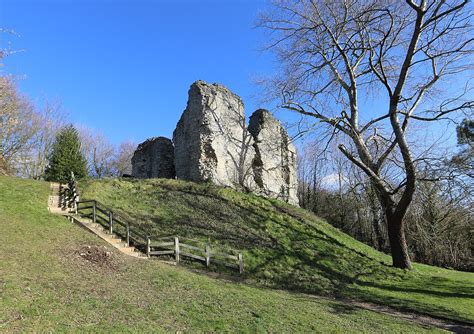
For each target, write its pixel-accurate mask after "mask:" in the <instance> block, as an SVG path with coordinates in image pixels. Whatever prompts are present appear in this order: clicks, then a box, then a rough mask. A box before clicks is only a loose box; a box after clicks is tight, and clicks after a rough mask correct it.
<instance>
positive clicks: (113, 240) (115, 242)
mask: <svg viewBox="0 0 474 334" xmlns="http://www.w3.org/2000/svg"><path fill="white" fill-rule="evenodd" d="M69 219H71V220H72V221H73V222H74V223H76V224H78V225H81V226H83V227H85V228H86V229H88V230H89V231H91V232H92V233H94V234H95V235H97V236H98V237H99V238H101V239H102V240H104V241H106V242H107V243H108V244H110V245H111V246H113V247H114V248H116V249H118V250H119V251H120V252H122V253H124V254H126V255H129V256H133V257H135V258H140V259H147V258H148V257H147V256H146V255H145V254H143V253H141V252H140V251H139V250H137V249H136V248H135V247H132V246H127V244H126V243H125V242H124V241H123V240H122V239H120V238H119V237H118V236H116V235H115V234H110V233H108V231H106V229H104V228H103V227H102V226H101V225H100V224H97V223H94V222H92V221H91V220H90V219H88V218H84V217H81V216H79V215H75V214H73V215H70V216H69Z"/></svg>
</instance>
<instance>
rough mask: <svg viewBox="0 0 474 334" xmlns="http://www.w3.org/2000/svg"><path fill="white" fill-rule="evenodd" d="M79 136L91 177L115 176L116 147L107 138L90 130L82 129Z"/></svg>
mask: <svg viewBox="0 0 474 334" xmlns="http://www.w3.org/2000/svg"><path fill="white" fill-rule="evenodd" d="M79 135H80V137H81V143H82V149H83V151H84V155H85V156H86V159H87V162H88V168H89V175H92V176H93V177H96V178H102V177H105V176H113V175H115V172H114V154H115V147H114V146H113V145H112V144H111V143H110V142H109V141H108V140H107V138H106V137H104V136H103V135H102V134H100V133H95V132H93V131H92V130H91V129H88V128H80V129H79Z"/></svg>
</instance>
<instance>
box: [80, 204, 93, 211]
mask: <svg viewBox="0 0 474 334" xmlns="http://www.w3.org/2000/svg"><path fill="white" fill-rule="evenodd" d="M93 208H94V206H93V205H91V206H85V207H83V208H82V207H77V210H78V211H80V210H87V209H93Z"/></svg>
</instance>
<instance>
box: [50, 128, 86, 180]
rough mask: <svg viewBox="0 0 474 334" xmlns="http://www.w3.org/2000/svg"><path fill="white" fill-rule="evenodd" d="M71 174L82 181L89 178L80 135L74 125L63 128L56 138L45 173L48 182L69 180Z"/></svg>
mask: <svg viewBox="0 0 474 334" xmlns="http://www.w3.org/2000/svg"><path fill="white" fill-rule="evenodd" d="M71 172H74V175H75V177H76V178H78V179H80V178H83V177H86V176H87V160H86V158H85V157H84V154H83V153H82V151H81V141H80V139H79V134H78V132H77V130H76V129H75V128H74V126H73V125H68V126H66V127H65V128H63V129H62V130H61V131H59V133H58V134H57V136H56V140H55V142H54V144H53V149H52V151H51V155H50V157H49V166H48V168H47V169H46V172H45V179H46V180H47V181H61V182H65V181H67V180H69V177H70V175H71Z"/></svg>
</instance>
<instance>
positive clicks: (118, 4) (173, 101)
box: [0, 0, 455, 145]
mask: <svg viewBox="0 0 474 334" xmlns="http://www.w3.org/2000/svg"><path fill="white" fill-rule="evenodd" d="M267 2H268V1H266V0H201V1H199V0H174V1H173V0H136V1H132V0H128V1H125V0H121V1H112V0H83V1H79V0H75V1H73V0H0V27H3V28H10V29H13V30H15V31H16V32H17V33H18V35H19V36H17V37H14V36H10V37H7V36H6V34H0V43H1V45H0V47H2V46H3V47H4V46H5V45H7V44H8V43H11V47H12V48H13V49H16V50H23V51H22V52H19V53H16V54H14V55H12V56H10V57H7V59H6V66H5V68H4V69H0V70H2V71H4V72H6V73H13V74H14V75H16V76H17V77H18V78H19V83H20V88H21V90H22V91H23V92H24V93H25V94H27V95H28V96H30V97H31V98H32V99H33V100H39V99H41V98H48V99H51V100H55V99H58V100H60V101H61V102H62V104H63V107H64V109H65V110H66V111H67V112H68V113H69V116H70V120H71V121H72V122H74V123H77V124H81V125H85V126H88V127H91V128H93V129H96V130H100V131H102V132H103V133H104V134H105V135H106V136H107V137H108V138H109V139H110V140H111V141H112V142H114V143H119V142H122V141H125V140H133V141H135V142H137V143H139V142H142V141H143V140H145V139H146V138H149V137H152V136H160V135H162V136H167V137H171V135H172V132H173V130H174V128H175V126H176V123H177V121H178V119H179V117H180V115H181V113H182V111H183V110H184V108H185V106H186V101H187V91H188V88H189V86H190V85H191V83H193V82H194V81H196V80H198V79H202V80H205V81H207V82H210V83H213V82H218V83H222V84H224V85H226V86H227V87H228V88H230V89H231V90H232V91H234V92H235V93H236V94H238V95H240V96H241V97H242V98H243V100H244V102H245V105H246V115H247V116H249V115H250V114H251V113H252V112H253V111H254V110H255V109H257V108H259V107H268V106H265V105H259V102H260V101H261V99H260V98H259V88H258V87H257V85H255V83H254V82H255V78H257V77H259V76H262V75H267V74H270V73H272V71H273V66H274V63H273V60H272V58H271V56H270V55H268V54H267V53H265V54H263V53H261V52H260V51H259V49H260V48H261V47H262V45H263V43H264V36H263V35H262V34H263V32H262V31H261V30H259V29H256V28H254V23H255V21H256V17H257V15H258V13H259V11H261V10H262V9H264V8H265V6H266V5H267ZM374 103H375V104H377V101H374ZM370 109H371V108H369V110H370ZM277 116H278V117H279V118H280V119H282V120H283V121H288V120H294V119H295V116H291V115H290V114H289V112H286V111H285V112H280V113H278V114H277ZM430 127H431V128H432V129H431V131H433V132H431V134H428V136H432V137H433V136H434V137H437V135H436V134H437V133H445V134H446V135H447V138H448V143H449V144H450V145H454V144H455V135H454V133H455V132H454V126H453V125H452V124H451V125H450V124H443V125H441V124H440V125H436V126H432V125H430ZM416 132H419V130H416V131H415V133H416ZM446 135H445V137H446Z"/></svg>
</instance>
